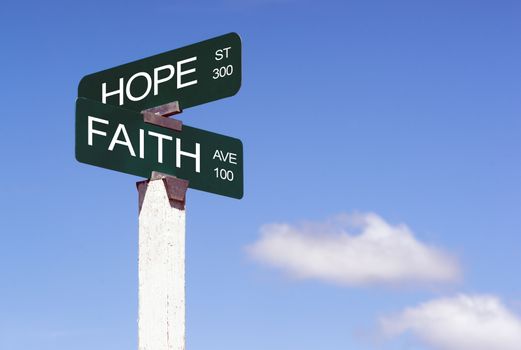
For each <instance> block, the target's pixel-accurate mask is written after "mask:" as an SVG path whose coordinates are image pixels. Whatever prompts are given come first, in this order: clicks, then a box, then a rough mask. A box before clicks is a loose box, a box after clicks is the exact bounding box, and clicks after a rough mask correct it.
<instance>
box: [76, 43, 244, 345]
mask: <svg viewBox="0 0 521 350" xmlns="http://www.w3.org/2000/svg"><path fill="white" fill-rule="evenodd" d="M240 85H241V40H240V37H239V36H238V35H237V34H236V33H229V34H226V35H223V36H220V37H217V38H213V39H209V40H206V41H202V42H200V43H196V44H193V45H190V46H186V47H183V48H180V49H176V50H172V51H168V52H165V53H162V54H159V55H156V56H152V57H148V58H145V59H142V60H139V61H134V62H131V63H127V64H124V65H121V66H118V67H115V68H111V69H108V70H105V71H101V72H98V73H94V74H90V75H88V76H86V77H84V78H83V79H82V80H81V82H80V84H79V87H78V99H77V100H76V159H77V160H78V161H79V162H82V163H86V164H90V165H95V166H99V167H103V168H106V169H111V170H116V171H120V172H124V173H128V174H132V175H137V176H141V177H144V178H149V180H145V181H140V182H138V183H137V188H138V193H139V263H138V264H139V268H138V269H139V321H138V328H139V330H138V339H139V341H138V343H139V346H138V347H139V350H185V328H186V326H185V222H186V213H185V203H186V191H187V188H188V187H190V188H195V189H198V190H202V191H206V192H211V193H215V194H220V195H223V196H228V197H232V198H237V199H240V198H242V196H243V147H242V142H241V141H240V140H239V139H236V138H233V137H229V136H224V135H219V134H216V133H213V132H209V131H205V130H201V129H197V128H193V127H189V126H186V125H183V123H182V122H181V121H179V120H175V119H169V118H168V116H171V115H174V114H177V113H180V112H181V108H183V109H186V108H190V107H193V106H197V105H200V104H203V103H207V102H210V101H215V100H218V99H221V98H224V97H229V96H232V95H234V94H236V93H237V91H238V90H239V88H240Z"/></svg>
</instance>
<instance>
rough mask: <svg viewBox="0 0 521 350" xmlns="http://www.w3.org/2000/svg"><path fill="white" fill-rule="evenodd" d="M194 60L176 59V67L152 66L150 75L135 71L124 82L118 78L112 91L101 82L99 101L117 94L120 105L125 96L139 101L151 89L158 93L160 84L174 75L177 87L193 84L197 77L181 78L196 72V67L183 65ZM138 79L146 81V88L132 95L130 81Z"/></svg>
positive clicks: (194, 59) (104, 100) (105, 101)
mask: <svg viewBox="0 0 521 350" xmlns="http://www.w3.org/2000/svg"><path fill="white" fill-rule="evenodd" d="M195 61H197V56H194V57H190V58H187V59H185V60H181V61H178V62H177V63H176V67H174V65H172V64H166V65H164V66H161V67H156V68H154V70H153V74H152V75H151V74H149V73H147V72H137V73H135V74H134V75H132V76H131V77H130V78H129V79H128V81H126V82H125V79H124V78H119V86H118V88H117V89H116V90H112V91H108V87H107V83H103V84H102V85H101V101H102V102H103V103H107V97H110V96H117V97H118V101H119V105H120V106H122V105H123V104H124V103H125V98H126V99H127V100H128V101H133V102H136V101H141V100H143V99H144V98H146V97H147V96H148V95H149V94H150V93H151V92H152V90H153V94H154V96H156V95H158V94H159V88H160V84H162V83H165V82H167V81H169V80H171V79H172V78H173V77H174V76H176V78H177V81H176V84H177V85H176V86H177V89H182V88H185V87H187V86H191V85H195V84H197V79H192V80H188V79H190V78H189V77H185V78H183V77H184V76H186V75H190V74H193V73H195V72H196V68H188V67H183V66H184V65H187V64H188V63H190V62H195ZM176 72H177V75H176ZM138 79H140V80H143V79H144V80H145V81H146V85H145V86H146V88H145V90H144V91H142V92H140V93H138V94H136V95H134V94H133V93H132V91H133V89H132V83H134V82H135V81H137V80H138ZM134 93H135V92H134Z"/></svg>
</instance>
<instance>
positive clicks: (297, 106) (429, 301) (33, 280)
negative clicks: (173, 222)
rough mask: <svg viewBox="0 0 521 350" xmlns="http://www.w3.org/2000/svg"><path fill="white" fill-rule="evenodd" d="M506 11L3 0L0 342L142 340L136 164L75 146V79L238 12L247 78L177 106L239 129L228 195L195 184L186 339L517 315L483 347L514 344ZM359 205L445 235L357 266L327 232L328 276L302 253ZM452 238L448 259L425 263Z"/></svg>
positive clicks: (274, 343) (159, 48)
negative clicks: (410, 265)
mask: <svg viewBox="0 0 521 350" xmlns="http://www.w3.org/2000/svg"><path fill="white" fill-rule="evenodd" d="M520 16H521V3H520V2H519V1H508V0H505V1H475V0H474V1H465V0H462V1H444V0H443V1H413V0H409V1H405V0H398V1H392V2H389V1H373V0H368V1H328V0H326V1H321V2H313V1H308V0H304V1H293V0H243V1H240V0H217V1H191V2H188V1H160V0H153V1H147V2H140V1H89V2H70V1H67V2H66V1H63V2H60V1H46V2H36V1H35V2H27V1H18V2H14V1H8V2H7V3H5V4H3V6H2V12H1V13H0V32H1V33H2V34H0V35H1V39H2V46H3V50H2V54H1V55H0V67H1V70H0V72H1V77H2V80H1V81H2V84H1V87H0V89H1V101H2V102H3V103H2V104H3V115H4V120H3V126H2V137H1V138H0V152H1V153H0V155H1V157H2V159H3V166H2V170H3V171H2V172H1V175H0V180H1V181H2V183H3V198H4V200H3V201H1V202H0V212H1V219H2V220H1V221H2V229H1V237H2V244H0V349H6V350H22V349H23V350H32V349H35V350H36V349H38V350H47V349H53V350H60V349H64V350H65V349H66V350H70V349H77V350H83V349H97V350H105V349H106V350H109V349H110V350H116V349H136V348H137V322H136V319H137V192H136V189H135V182H136V181H138V180H140V179H139V178H137V177H133V176H129V175H126V174H122V173H116V172H111V171H108V170H104V169H100V168H96V167H91V166H88V165H85V164H80V163H78V162H76V160H75V159H74V106H75V99H76V89H77V84H78V82H79V81H80V79H81V77H83V76H84V75H86V74H90V73H93V72H97V71H99V70H102V69H106V68H110V67H112V66H116V65H119V64H122V63H126V62H129V61H133V60H136V59H139V58H143V57H147V56H150V55H153V54H157V53H160V52H163V51H167V50H171V49H174V48H177V47H181V46H184V45H187V44H190V43H193V42H197V41H201V40H204V39H207V38H211V37H214V36H218V35H221V34H225V33H228V32H231V31H235V32H237V33H239V34H240V35H241V37H242V41H243V85H242V89H241V91H240V92H239V93H238V94H237V95H236V96H234V97H232V98H229V99H224V100H220V101H217V102H213V103H210V104H206V105H203V106H198V107H194V108H191V109H189V110H187V111H186V112H184V113H183V114H182V115H181V116H182V117H180V119H182V120H183V122H184V123H186V124H188V125H191V126H195V127H199V128H203V129H206V130H211V131H214V132H218V133H222V134H226V135H231V136H234V137H238V138H240V139H242V140H243V142H244V147H245V149H244V151H245V196H244V198H243V199H242V200H240V201H238V200H234V199H230V198H226V197H219V196H216V195H212V194H208V193H203V192H199V191H195V190H190V191H189V194H188V205H187V348H188V349H191V350H198V349H208V348H210V347H211V348H212V349H215V350H219V349H226V350H231V349H238V350H239V349H240V350H243V349H248V350H265V349H284V350H291V349H299V350H308V349H328V350H336V349H338V350H340V349H359V350H365V349H391V350H394V349H451V346H452V347H453V348H454V347H456V348H458V349H463V350H466V349H464V348H463V346H461V344H462V343H461V338H462V337H463V338H465V337H466V338H471V336H470V337H469V335H479V334H483V333H491V331H492V330H498V329H499V330H505V329H510V330H512V331H511V332H510V333H508V334H506V335H504V336H503V339H500V340H499V341H504V342H503V343H487V341H489V340H490V339H478V340H479V341H480V343H481V344H485V345H482V346H485V347H483V349H486V348H487V347H486V346H487V344H489V345H488V346H489V348H493V347H494V346H496V348H497V346H498V344H500V345H499V346H500V347H502V348H503V349H519V348H521V345H520V344H519V343H515V342H516V339H519V338H516V334H519V333H518V332H517V331H518V330H520V329H521V328H519V327H521V326H520V325H521V321H520V320H521V279H519V278H518V272H517V270H518V269H517V268H516V267H517V266H518V265H519V264H520V263H521V253H520V251H521V234H520V233H521V215H520V213H521V186H520V182H521V163H520V162H519V150H520V149H521V137H520V134H521V119H520V117H519V115H520V113H521V102H520V101H521V99H520V96H521V80H520V77H521V64H520V63H519V62H521V45H520V44H519V38H520V37H521V21H519V18H520ZM353 213H359V214H358V215H361V216H362V217H365V218H367V216H366V215H367V214H366V213H374V215H376V216H377V217H378V218H380V219H381V220H383V222H384V224H383V225H382V226H381V227H384V228H385V229H384V230H383V231H382V232H384V233H386V234H387V235H388V236H387V237H388V238H389V237H390V239H389V240H388V241H384V245H383V247H384V251H386V252H388V250H387V249H389V251H391V250H392V249H393V248H392V244H391V246H388V245H385V244H387V243H385V242H396V240H395V239H394V238H396V237H398V238H399V237H402V238H403V230H401V229H400V226H399V225H400V224H404V225H406V226H407V227H408V231H407V232H408V234H410V237H412V238H411V240H412V241H407V242H409V243H410V242H413V243H414V244H417V245H416V246H415V247H421V248H426V249H435V250H436V252H438V253H440V254H442V256H443V257H439V256H434V257H433V258H432V259H431V260H429V261H428V263H426V265H425V266H426V267H425V269H423V270H422V269H420V270H419V272H418V273H417V274H416V275H414V276H413V277H410V275H407V274H406V275H407V276H409V277H408V278H394V279H393V278H390V277H389V276H387V275H385V274H383V275H381V276H384V275H385V276H384V277H385V278H380V279H378V278H377V279H376V280H373V281H368V279H367V278H366V279H363V281H358V282H353V280H352V278H351V277H350V275H349V273H348V272H346V271H345V270H344V269H343V268H344V267H345V266H358V265H356V264H357V263H359V261H354V260H356V259H357V258H359V256H358V255H349V254H347V253H345V251H343V250H342V249H341V248H339V249H340V253H339V254H340V255H339V256H340V257H341V260H342V259H346V260H345V261H344V262H343V263H342V264H339V265H341V266H339V265H335V264H328V263H327V258H326V264H325V265H326V266H325V267H324V271H326V270H327V272H332V273H333V275H335V274H336V275H337V276H341V277H340V280H341V281H340V282H339V280H338V279H335V278H330V277H327V276H325V275H324V271H322V272H318V273H315V274H309V269H308V270H306V268H305V267H302V265H300V264H301V263H302V262H303V261H302V259H303V260H305V262H306V263H309V262H310V261H311V260H309V259H311V258H309V259H307V260H306V259H305V257H306V256H307V252H308V251H307V250H306V249H308V248H309V247H310V246H312V247H318V248H316V249H318V250H320V249H322V248H324V247H326V246H327V247H329V246H328V245H327V244H323V243H324V242H323V239H325V238H328V239H329V240H330V242H333V243H332V244H333V246H335V247H336V245H335V242H337V243H338V242H339V241H342V239H345V238H346V237H351V238H353V237H358V238H360V237H362V238H363V237H365V236H363V235H364V234H366V233H367V232H366V231H367V229H368V227H369V226H367V225H366V224H362V227H361V228H359V230H358V231H357V232H351V231H349V229H348V228H345V227H343V226H342V227H341V228H335V229H331V228H330V227H329V226H328V224H325V222H328V220H331V218H334V217H336V216H337V215H347V216H348V217H351V218H352V215H353ZM274 223H276V224H278V225H279V226H276V225H275V226H274V225H271V226H269V225H270V224H274ZM266 225H268V226H266ZM266 227H268V228H266ZM280 227H284V228H285V229H287V230H289V231H288V232H291V237H292V238H294V239H293V240H291V239H290V240H284V239H282V240H278V241H277V242H279V243H281V244H282V248H281V247H277V248H280V249H286V248H288V249H289V248H291V249H293V248H294V246H292V244H298V246H299V247H301V248H302V251H301V253H302V254H301V255H300V258H299V257H297V258H295V260H291V261H286V260H284V259H285V258H286V256H283V257H280V256H277V254H278V253H277V252H274V251H273V250H270V249H272V248H273V247H272V246H271V245H269V244H268V245H262V244H261V243H263V242H266V237H268V238H269V237H271V238H273V237H275V238H280V237H283V238H284V237H287V236H284V234H282V236H281V232H282V231H281V230H280ZM317 227H318V228H317ZM369 228H370V227H369ZM402 228H403V227H402ZM263 232H264V233H265V235H264V236H263V234H262V233H263ZM266 232H267V233H266ZM378 232H381V231H378ZM266 235H268V236H266ZM396 235H398V236H396ZM400 235H401V236H400ZM324 237H325V238H324ZM263 239H264V240H263ZM306 239H308V240H306ZM309 240H311V242H312V243H310V244H308V243H309ZM295 242H296V243H295ZM302 242H304V243H302ZM358 242H362V243H361V246H362V247H367V246H366V245H365V244H366V243H364V242H366V241H364V240H359V241H358ZM268 243H269V242H268ZM301 243H302V244H301ZM414 244H413V245H414ZM288 245H289V246H288ZM252 246H253V247H260V248H259V252H260V253H259V254H257V257H255V256H254V255H255V254H252V250H251V247H252ZM339 246H340V247H342V245H339ZM247 247H250V248H247ZM345 247H350V243H347V244H346V245H345ZM371 247H372V246H371ZM371 247H370V248H371ZM299 249H300V248H299ZM313 249H314V248H313ZM335 249H336V248H335ZM414 249H416V248H414ZM414 249H413V248H411V250H404V251H401V250H399V251H394V253H396V254H395V255H393V254H394V253H393V251H391V253H393V254H390V256H394V257H396V259H398V260H399V261H400V262H401V263H404V262H405V263H407V262H408V261H414V260H410V259H412V258H410V257H409V255H408V254H409V253H414V252H416V250H414ZM277 251H279V250H277ZM357 251H359V250H357ZM362 251H363V249H362ZM368 251H371V249H369V248H368ZM427 251H429V250H427ZM299 252H300V251H299ZM423 252H425V251H423ZM322 253H323V254H325V255H323V256H326V257H328V256H330V255H329V253H328V250H327V249H326V250H320V254H322ZM320 254H319V255H318V256H319V257H320V256H322V255H320ZM302 255H303V256H304V257H302ZM273 256H275V257H276V258H278V259H279V260H277V259H275V260H277V261H278V262H274V259H273ZM422 256H426V255H422ZM449 257H450V259H453V265H450V267H449V268H448V270H447V271H449V272H447V273H446V274H444V275H443V274H442V275H443V276H444V277H443V276H442V277H443V278H440V279H437V280H436V279H434V280H433V279H432V278H430V279H429V278H419V277H418V276H420V277H422V276H424V275H422V273H426V275H427V276H430V275H429V272H432V270H431V268H432V267H433V266H434V267H436V266H439V265H438V264H439V263H440V262H441V261H442V262H446V261H448V260H447V259H449ZM282 258H284V259H282ZM363 258H366V257H365V256H362V257H360V259H363ZM280 259H282V260H284V261H283V262H280V261H281V260H280ZM299 259H300V260H299ZM319 260H320V259H319ZM342 261H343V260H342ZM451 261H452V260H451ZM311 262H313V261H311ZM389 262H394V260H393V261H387V260H385V259H383V260H377V261H376V262H375V264H376V265H375V266H376V267H375V268H376V269H378V268H379V267H382V268H383V267H385V266H386V263H389ZM378 264H380V265H378ZM290 265H291V266H293V267H294V266H299V268H291V267H290ZM311 265H312V266H315V265H314V264H311ZM363 267H364V266H362V265H361V266H360V268H361V269H362V268H363ZM404 269H405V270H406V271H405V272H406V273H408V272H410V271H408V270H407V268H404ZM360 271H362V272H363V269H362V270H360ZM377 272H378V271H377ZM402 272H403V271H402ZM372 273H375V272H374V271H372ZM378 273H379V272H378ZM378 273H376V274H377V275H379V274H378ZM455 275H458V276H459V277H458V278H455V277H454V276H455ZM366 277H367V276H366ZM453 277H454V278H453ZM386 278H387V279H386ZM407 308H409V310H410V311H411V312H409V313H407V312H404V310H405V309H407ZM476 309H479V310H485V312H486V313H487V312H488V314H489V315H490V317H491V318H493V319H492V320H491V321H490V322H489V323H486V322H485V323H486V324H485V325H484V324H482V323H479V322H473V320H474V318H473V317H474V316H475V315H476V312H477V311H476ZM440 310H442V311H440ZM443 310H445V311H446V310H449V311H450V312H452V311H454V310H457V311H454V312H456V313H458V312H459V313H460V314H461V315H460V314H458V315H460V316H461V317H463V318H462V319H463V320H466V321H465V322H464V323H465V324H466V325H468V327H466V328H465V327H463V328H462V329H455V331H454V332H455V335H454V336H453V337H452V338H450V339H445V338H444V337H443V336H436V337H435V339H430V338H429V335H432V334H438V333H437V332H441V333H443V328H441V329H440V328H439V323H447V322H444V321H447V320H448V321H450V320H453V319H456V318H457V317H456V316H454V313H452V315H453V316H454V317H447V313H446V312H445V311H443ZM451 310H452V311H451ZM479 310H478V311H479ZM450 312H449V313H450ZM477 313H478V314H479V312H477ZM426 314H431V315H432V314H435V315H438V319H439V320H440V322H438V325H431V324H430V323H428V322H427V321H426V320H425V315H426ZM385 324H387V325H389V324H392V325H393V327H387V328H386V327H385ZM447 324H449V325H450V322H448V323H447ZM436 327H438V328H436ZM390 328H393V329H390ZM458 332H459V333H458ZM495 334H501V333H495ZM512 334H513V335H512ZM495 338H501V336H498V337H495ZM507 338H508V339H507ZM509 339H510V340H509ZM454 344H456V345H454ZM458 344H460V345H459V347H458ZM490 344H492V345H490ZM494 344H495V345H494ZM474 349H476V347H474Z"/></svg>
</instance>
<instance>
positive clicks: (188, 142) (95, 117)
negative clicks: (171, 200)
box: [76, 97, 243, 199]
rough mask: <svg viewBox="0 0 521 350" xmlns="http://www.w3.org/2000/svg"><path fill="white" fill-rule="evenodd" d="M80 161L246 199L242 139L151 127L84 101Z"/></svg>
mask: <svg viewBox="0 0 521 350" xmlns="http://www.w3.org/2000/svg"><path fill="white" fill-rule="evenodd" d="M76 159H77V160H78V161H80V162H82V163H87V164H91V165H96V166H99V167H102V168H107V169H112V170H116V171H120V172H124V173H128V174H132V175H137V176H141V177H145V178H149V177H150V175H151V173H152V171H158V172H161V173H165V174H169V175H173V176H176V177H178V178H181V179H185V180H188V181H189V187H191V188H195V189H198V190H202V191H206V192H212V193H216V194H220V195H223V196H228V197H233V198H238V199H240V198H242V196H243V149H242V142H241V140H239V139H236V138H233V137H228V136H224V135H219V134H215V133H212V132H209V131H205V130H201V129H196V128H192V127H189V126H186V125H183V127H182V131H175V130H171V129H167V128H163V127H160V126H157V125H153V124H148V123H145V122H144V119H143V115H142V114H141V113H139V112H135V111H131V110H127V109H123V108H119V107H115V106H111V105H108V104H103V103H101V102H98V101H93V100H90V99H86V98H81V97H80V98H78V99H77V100H76Z"/></svg>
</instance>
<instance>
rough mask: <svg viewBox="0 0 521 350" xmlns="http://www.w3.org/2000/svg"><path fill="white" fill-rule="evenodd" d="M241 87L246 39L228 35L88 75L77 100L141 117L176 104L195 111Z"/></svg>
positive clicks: (84, 79)
mask: <svg viewBox="0 0 521 350" xmlns="http://www.w3.org/2000/svg"><path fill="white" fill-rule="evenodd" d="M240 87H241V38H240V37H239V35H238V34H236V33H229V34H226V35H222V36H219V37H216V38H213V39H209V40H205V41H201V42H199V43H196V44H192V45H189V46H185V47H182V48H180V49H176V50H172V51H168V52H165V53H161V54H159V55H155V56H151V57H148V58H144V59H141V60H138V61H134V62H131V63H127V64H124V65H121V66H118V67H115V68H111V69H107V70H104V71H101V72H98V73H94V74H90V75H87V76H85V77H84V78H83V79H82V80H81V81H80V84H79V87H78V97H85V98H88V99H91V100H95V101H99V102H102V103H106V104H110V105H114V106H118V107H122V108H126V109H130V110H133V111H138V112H141V111H142V110H145V109H148V108H152V107H156V106H161V105H164V104H166V103H169V102H172V101H178V102H179V105H180V107H181V108H182V109H186V108H190V107H193V106H197V105H200V104H203V103H207V102H211V101H215V100H218V99H221V98H224V97H229V96H233V95H235V94H236V93H237V92H238V91H239V88H240Z"/></svg>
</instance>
